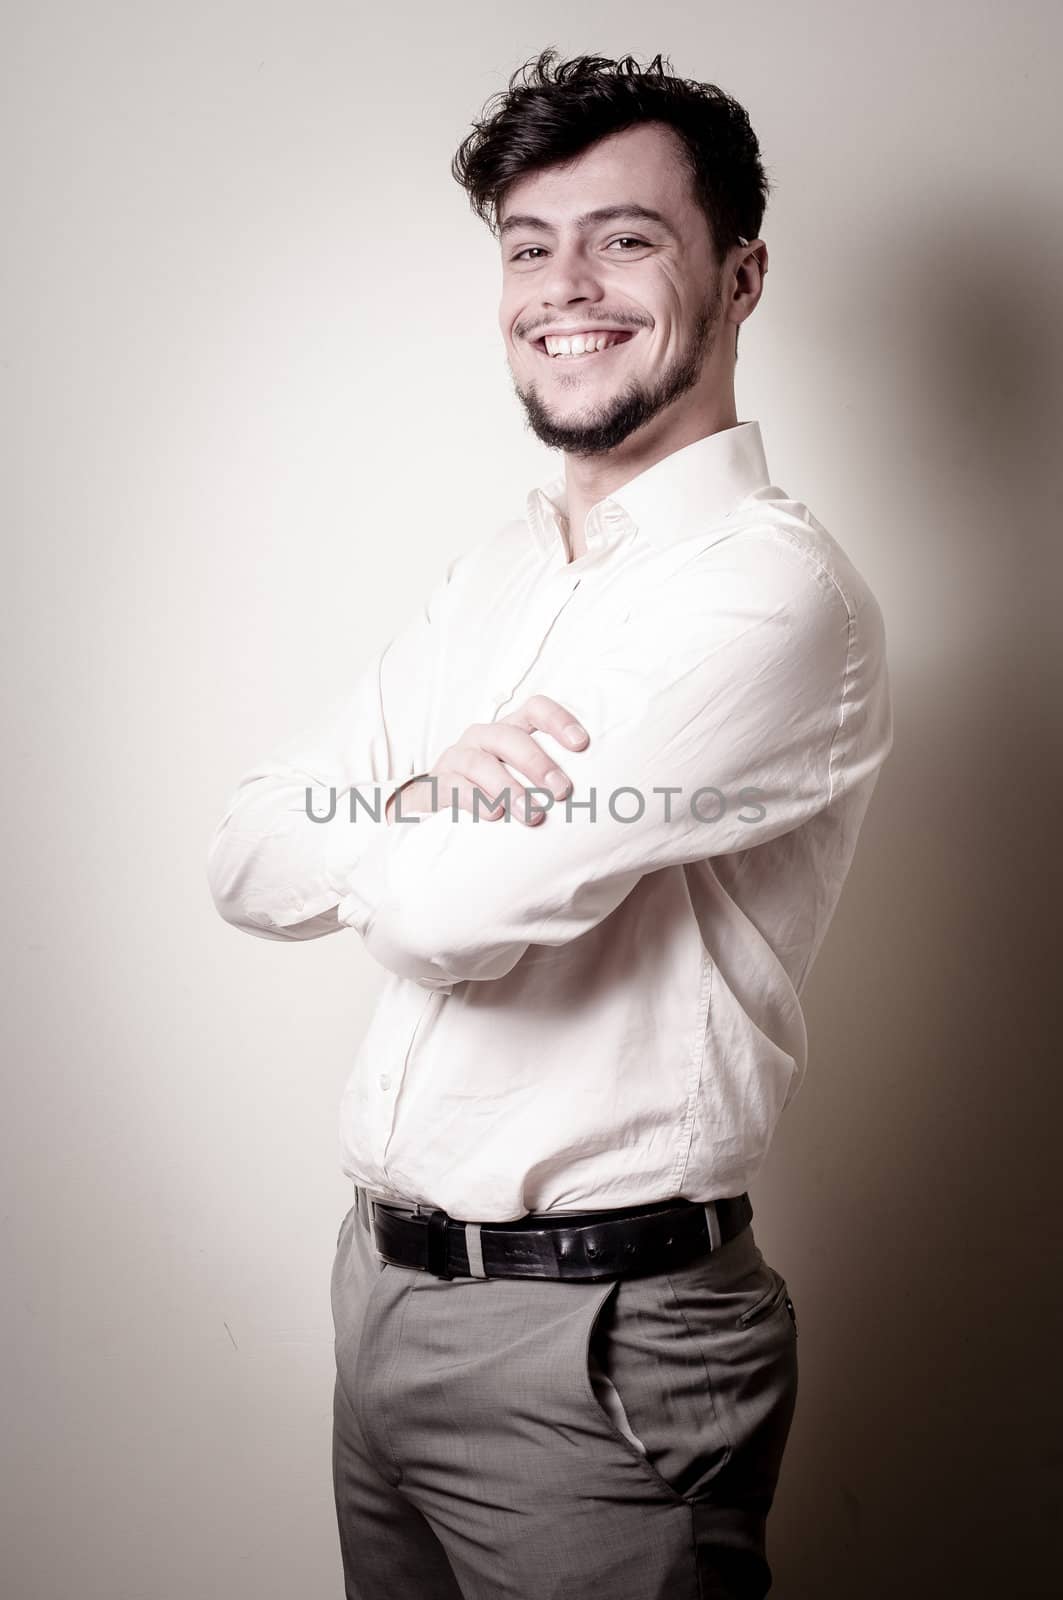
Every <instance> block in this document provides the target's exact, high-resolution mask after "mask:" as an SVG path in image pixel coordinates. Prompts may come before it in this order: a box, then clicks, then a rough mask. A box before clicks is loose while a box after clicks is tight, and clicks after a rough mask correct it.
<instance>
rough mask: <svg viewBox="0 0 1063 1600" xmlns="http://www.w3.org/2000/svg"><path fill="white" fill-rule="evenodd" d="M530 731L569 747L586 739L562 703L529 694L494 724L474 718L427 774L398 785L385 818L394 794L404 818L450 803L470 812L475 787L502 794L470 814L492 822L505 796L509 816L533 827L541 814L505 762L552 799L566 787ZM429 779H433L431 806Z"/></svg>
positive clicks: (481, 803)
mask: <svg viewBox="0 0 1063 1600" xmlns="http://www.w3.org/2000/svg"><path fill="white" fill-rule="evenodd" d="M536 731H540V732H543V733H549V734H552V735H553V737H554V738H555V739H558V740H559V741H560V742H561V743H562V744H567V745H568V746H569V747H570V748H571V749H573V750H582V749H583V747H584V746H585V745H586V743H587V741H588V739H589V735H588V733H587V731H586V729H585V728H582V727H580V725H579V723H578V722H576V720H575V719H574V718H573V716H572V714H571V712H569V711H566V710H565V708H564V706H562V705H559V704H558V702H557V701H556V700H551V699H550V697H549V696H548V695H545V694H533V695H532V696H530V698H529V699H527V700H525V702H524V704H523V705H522V706H518V708H517V710H516V711H512V712H510V714H509V715H508V716H506V717H501V718H499V720H498V721H497V722H474V723H472V724H471V726H470V727H468V728H466V730H465V732H464V733H463V734H462V735H461V737H460V738H459V739H458V740H457V742H456V743H455V744H452V745H450V746H448V748H447V749H446V750H444V751H443V754H442V755H441V756H440V757H439V759H438V760H437V761H436V763H435V766H433V767H432V768H431V769H430V770H429V772H428V773H427V774H421V775H419V776H418V777H416V778H411V779H410V781H409V783H408V784H405V785H404V786H403V787H402V789H400V790H396V792H395V794H394V795H392V797H391V799H390V800H389V801H388V803H387V807H386V809H385V817H386V819H387V821H388V822H391V821H392V820H393V818H392V806H393V805H394V802H395V800H396V798H397V796H398V795H399V794H401V795H402V810H403V814H404V815H406V816H409V815H410V814H411V813H412V812H415V811H433V810H435V809H436V805H438V806H439V807H443V806H447V807H451V806H453V805H455V804H456V805H457V808H458V810H459V811H470V812H472V811H473V789H474V788H476V787H478V788H479V789H480V790H481V791H482V793H483V794H485V795H487V796H492V795H501V796H502V798H501V799H500V801H499V803H498V804H497V805H496V806H495V807H494V808H493V809H492V810H488V808H487V804H486V802H485V801H484V800H483V799H479V800H478V801H477V807H476V811H475V812H474V813H473V814H474V815H477V816H480V817H484V818H486V819H487V820H488V821H490V822H494V821H495V820H496V819H497V818H498V817H501V816H503V815H504V814H505V805H506V801H507V798H508V801H509V805H510V809H511V810H512V813H513V815H514V816H516V817H518V818H519V819H520V821H522V822H525V823H527V825H528V826H529V827H535V825H536V824H537V823H539V822H541V821H542V819H543V817H544V816H545V815H546V812H545V810H540V809H539V807H538V806H536V805H535V804H534V803H533V802H532V801H531V800H530V799H529V796H528V793H527V790H526V788H525V787H524V786H523V785H522V784H514V780H513V777H512V775H511V774H510V773H509V772H507V770H506V766H507V765H508V766H511V767H514V768H515V769H516V770H517V771H518V772H521V773H523V774H524V775H525V777H527V778H530V779H531V784H532V786H534V787H536V788H541V789H547V790H549V792H550V793H551V794H552V795H553V796H554V798H555V799H557V800H561V799H563V798H564V796H565V795H566V794H568V793H569V791H570V790H571V788H572V784H571V782H570V780H569V778H568V777H567V776H566V775H565V773H563V772H561V771H560V770H559V769H558V768H557V767H555V765H554V762H553V759H552V757H550V756H548V755H547V754H546V752H545V751H544V750H543V749H542V748H541V747H540V746H539V745H538V744H537V743H536V741H535V740H534V739H533V738H532V733H533V732H536ZM504 763H505V765H504ZM432 778H435V779H436V784H435V790H436V803H435V804H433V798H432V789H433V785H432V783H431V782H430V779H432ZM507 790H508V797H507V794H506V792H505V791H507Z"/></svg>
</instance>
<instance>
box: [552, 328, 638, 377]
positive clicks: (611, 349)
mask: <svg viewBox="0 0 1063 1600" xmlns="http://www.w3.org/2000/svg"><path fill="white" fill-rule="evenodd" d="M609 334H610V339H611V342H610V343H609V344H607V345H606V346H605V348H604V350H585V351H584V352H583V353H582V354H581V355H551V354H550V352H549V351H548V350H547V348H546V340H545V338H542V339H533V340H532V341H531V346H532V349H533V350H535V351H536V352H537V353H538V354H539V355H540V356H542V358H543V360H544V361H549V362H552V363H553V365H554V366H556V367H582V366H586V364H587V363H588V362H591V361H606V360H608V358H609V357H610V356H611V355H614V354H615V353H616V351H617V350H620V349H622V348H623V346H624V345H626V344H630V343H631V340H632V339H633V338H634V337H635V335H634V333H632V332H630V331H629V330H627V329H626V328H615V329H614V328H610V329H609Z"/></svg>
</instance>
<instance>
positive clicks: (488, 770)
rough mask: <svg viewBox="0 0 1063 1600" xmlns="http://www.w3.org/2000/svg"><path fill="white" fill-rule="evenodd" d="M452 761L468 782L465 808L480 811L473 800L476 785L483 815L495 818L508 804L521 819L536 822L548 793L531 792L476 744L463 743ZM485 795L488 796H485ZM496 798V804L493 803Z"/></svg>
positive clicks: (501, 813) (512, 811) (474, 813)
mask: <svg viewBox="0 0 1063 1600" xmlns="http://www.w3.org/2000/svg"><path fill="white" fill-rule="evenodd" d="M518 737H521V736H520V735H518ZM540 754H541V752H540ZM453 765H454V769H455V771H456V773H457V775H458V777H459V778H460V779H461V780H462V781H463V782H464V783H465V784H466V785H467V792H468V794H469V797H470V798H469V804H468V806H467V807H466V808H465V809H468V810H470V811H473V815H474V816H475V815H476V814H477V813H476V811H474V810H473V804H472V796H473V792H474V785H475V786H476V787H478V788H479V790H480V791H481V798H480V799H479V801H478V802H477V804H478V807H479V811H480V812H481V813H483V814H484V815H488V814H490V815H491V817H492V820H493V819H494V818H495V817H496V816H502V815H503V814H504V810H505V808H506V807H507V806H508V808H509V810H510V811H511V813H512V815H513V816H515V817H517V818H519V820H520V821H521V822H528V823H532V824H534V823H535V822H536V821H537V820H538V816H540V815H541V814H542V810H543V803H544V799H545V798H546V797H541V798H540V797H536V796H531V795H529V794H528V791H527V789H526V788H525V786H524V784H523V783H521V781H520V779H519V778H516V777H514V776H513V774H512V773H511V772H510V771H509V770H508V768H507V767H506V766H504V765H503V763H502V762H501V761H499V760H497V759H496V758H495V756H493V755H491V754H490V753H488V752H487V751H485V750H479V749H477V748H476V747H475V746H468V747H462V748H461V749H459V750H458V751H457V752H456V754H455V758H454V763H453ZM482 796H486V799H484V798H482ZM495 801H497V805H492V802H495Z"/></svg>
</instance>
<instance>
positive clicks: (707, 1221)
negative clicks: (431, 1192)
mask: <svg viewBox="0 0 1063 1600" xmlns="http://www.w3.org/2000/svg"><path fill="white" fill-rule="evenodd" d="M358 1202H359V1207H360V1208H361V1206H362V1205H363V1204H364V1205H365V1206H366V1215H367V1217H368V1218H371V1222H372V1230H373V1236H374V1240H375V1243H376V1248H377V1252H378V1253H379V1254H380V1255H381V1256H382V1257H383V1258H384V1260H385V1261H387V1262H390V1263H391V1265H393V1266H396V1267H414V1268H419V1269H420V1270H422V1271H425V1272H431V1273H433V1274H434V1275H435V1276H436V1277H437V1278H468V1277H474V1278H568V1279H572V1280H574V1281H580V1282H593V1281H595V1280H596V1279H600V1278H615V1277H639V1276H642V1275H645V1274H648V1273H652V1272H664V1271H666V1270H667V1269H668V1268H669V1267H681V1266H683V1265H685V1264H686V1263H687V1262H688V1261H692V1260H694V1259H695V1258H696V1257H698V1256H701V1255H707V1254H708V1253H709V1252H710V1251H711V1250H715V1249H718V1248H719V1246H720V1245H721V1244H725V1243H726V1242H727V1240H728V1239H733V1238H734V1236H735V1234H737V1233H740V1232H741V1231H742V1229H743V1228H745V1227H746V1226H747V1225H748V1224H749V1222H751V1221H752V1217H753V1206H752V1204H751V1202H750V1199H749V1195H748V1194H739V1195H733V1196H728V1197H727V1198H726V1199H721V1200H709V1201H704V1202H697V1201H693V1200H668V1201H656V1202H654V1203H653V1204H651V1205H644V1206H629V1207H627V1208H626V1209H625V1210H622V1211H586V1212H580V1213H569V1214H567V1215H563V1214H560V1213H555V1214H551V1213H550V1212H539V1213H536V1212H529V1213H528V1215H527V1216H524V1217H518V1218H517V1219H516V1221H514V1222H483V1223H475V1222H461V1221H459V1220H458V1219H457V1218H455V1217H450V1216H448V1215H447V1213H446V1212H445V1211H439V1210H430V1209H428V1208H420V1209H419V1210H418V1211H417V1212H416V1213H409V1212H404V1211H403V1208H401V1207H395V1206H393V1205H390V1204H389V1203H388V1202H387V1201H384V1200H375V1199H371V1198H370V1197H369V1196H368V1195H366V1194H365V1192H364V1191H362V1193H361V1194H360V1195H359V1196H358Z"/></svg>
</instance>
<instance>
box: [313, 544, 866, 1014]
mask: <svg viewBox="0 0 1063 1600" xmlns="http://www.w3.org/2000/svg"><path fill="white" fill-rule="evenodd" d="M669 602H670V603H669V604H665V601H664V599H663V597H662V599H661V600H660V601H659V602H658V604H657V606H656V607H655V606H654V605H653V604H650V605H648V606H645V607H640V608H639V611H638V614H637V615H636V616H635V617H634V618H633V619H632V621H631V622H630V623H628V624H626V625H620V626H617V627H616V628H614V630H613V636H612V637H611V638H610V639H609V640H608V641H596V642H595V646H594V648H593V649H592V650H590V651H588V653H587V655H586V656H585V657H580V660H579V662H578V663H577V664H573V663H568V664H567V665H566V667H565V668H564V669H557V670H555V673H554V674H553V675H551V676H547V677H545V679H544V680H541V681H533V677H534V675H532V676H530V678H529V681H528V682H527V684H526V685H522V690H521V694H522V698H526V697H527V696H528V695H530V694H532V693H533V692H535V691H536V690H537V689H538V690H541V691H542V692H544V693H547V694H550V695H552V696H553V697H554V698H555V699H557V700H559V701H560V702H561V704H562V705H564V706H565V707H566V708H568V709H569V710H571V711H573V712H574V713H575V715H576V716H577V717H578V718H579V720H580V721H581V722H582V723H583V725H584V727H585V728H586V729H587V732H588V734H589V736H590V738H589V742H588V744H587V746H586V747H585V748H584V749H583V750H580V751H573V750H570V749H568V748H567V747H563V746H562V745H561V744H560V743H559V742H558V741H555V740H554V739H553V737H552V736H551V735H548V734H545V733H536V734H535V735H534V737H535V738H536V740H537V741H538V742H539V743H540V744H541V745H542V746H543V748H545V749H546V750H548V751H549V752H550V753H551V754H552V755H555V756H556V757H557V758H558V764H559V765H560V766H561V768H562V770H563V771H565V772H566V773H567V774H568V776H569V777H570V779H571V780H572V785H573V787H572V790H571V791H570V794H569V796H568V797H567V798H566V799H564V800H560V801H555V802H553V803H552V805H551V804H550V797H549V796H547V795H546V794H545V792H544V793H543V795H542V798H543V802H544V804H545V805H546V806H547V815H546V817H545V818H544V819H543V821H542V822H540V823H539V824H538V825H537V826H536V827H528V826H526V825H525V824H524V823H522V822H520V821H519V820H517V819H516V818H513V817H503V818H500V819H496V820H494V821H488V820H484V819H483V818H482V817H479V818H478V817H476V816H474V815H473V814H472V813H470V812H468V811H460V810H459V811H457V812H454V811H453V809H452V808H451V807H450V805H449V798H448V797H446V796H444V795H442V794H441V796H440V799H441V804H442V809H440V810H438V811H435V812H432V813H425V814H423V815H421V816H419V817H418V818H416V819H414V818H411V819H409V820H408V821H406V822H403V823H399V824H396V825H394V826H393V827H390V828H388V830H387V832H386V834H381V833H378V834H377V835H375V836H374V837H372V838H371V839H370V842H369V846H368V848H367V849H366V850H365V851H364V852H363V853H362V855H361V856H360V858H359V860H358V863H357V865H356V868H355V870H354V871H353V872H351V873H347V874H344V873H342V872H341V873H340V875H339V877H338V878H337V880H336V882H335V887H336V889H337V890H338V891H339V896H340V898H339V917H340V919H341V920H342V921H343V922H345V923H347V924H349V925H350V926H351V927H353V928H355V929H357V930H358V932H359V933H360V934H361V935H362V937H363V939H364V941H365V943H366V945H367V947H368V949H369V951H370V952H371V954H372V955H373V956H374V957H375V959H376V960H377V961H379V962H380V963H381V964H382V965H383V966H385V967H387V968H388V969H390V970H391V971H392V972H396V973H398V974H400V975H402V976H405V977H408V978H412V979H414V980H415V981H417V982H420V983H422V984H426V985H427V986H430V987H442V986H445V985H448V984H453V983H456V982H463V981H466V980H489V979H497V978H500V977H504V976H505V975H506V974H507V973H508V972H509V971H511V970H512V968H513V967H514V966H515V965H516V963H517V962H518V961H519V960H520V958H521V956H522V955H523V954H524V952H525V951H526V950H527V949H528V947H529V945H562V944H565V943H567V942H568V941H570V940H573V939H577V938H579V937H580V935H581V934H583V933H585V932H587V931H588V930H589V929H591V928H593V927H594V926H595V925H596V924H597V923H599V922H600V921H601V920H602V919H603V918H605V917H607V916H608V915H609V914H610V912H612V911H613V910H614V909H615V908H616V907H617V906H618V905H619V904H620V902H621V901H622V900H623V899H624V898H625V896H626V895H628V894H629V893H630V892H631V890H632V889H633V888H634V887H635V885H636V883H637V882H638V881H639V879H640V878H641V877H643V876H644V875H645V874H646V873H649V872H653V871H656V870H659V869H661V868H664V867H668V866H672V865H676V864H679V863H685V862H693V861H698V860H702V859H705V858H708V857H713V856H718V855H726V854H729V853H731V852H734V851H740V850H746V849H748V848H751V847H753V846H755V845H758V844H763V843H766V842H767V841H769V840H771V839H773V838H776V837H777V836H779V835H781V834H784V833H787V832H789V831H790V830H792V829H795V828H798V827H799V826H801V824H803V823H804V822H806V821H808V820H809V819H810V818H812V817H814V816H815V815H816V814H817V813H819V812H820V811H822V810H824V809H825V808H826V807H827V806H829V805H830V803H831V801H832V799H834V798H835V797H836V796H838V795H839V794H840V793H841V792H842V790H843V789H846V788H849V787H852V786H855V785H856V784H858V783H865V784H868V785H873V783H874V775H875V774H876V773H877V770H878V768H879V767H880V765H881V763H882V762H883V760H884V759H885V757H886V755H887V753H888V751H889V748H890V745H891V742H892V720H891V713H890V703H889V690H888V680H887V676H886V664H885V639H884V630H883V625H882V618H881V613H880V612H879V609H878V606H877V604H876V602H875V600H874V598H873V596H872V595H871V594H870V592H869V591H867V592H866V593H865V594H864V595H863V596H862V598H861V601H860V604H859V607H858V608H857V609H856V610H855V611H854V610H852V609H851V608H850V605H849V604H848V603H847V601H846V600H845V599H844V598H843V597H842V595H841V593H840V591H839V590H838V589H837V587H836V586H835V585H834V584H833V582H832V581H831V580H830V578H829V577H828V576H827V575H826V574H825V573H823V572H822V571H821V570H820V569H819V568H818V567H817V566H815V564H814V563H812V562H809V561H807V560H806V559H805V558H804V557H802V556H798V555H795V554H793V553H791V552H789V551H788V550H787V551H785V552H784V553H780V550H779V547H778V545H777V544H773V542H772V541H770V540H766V541H764V542H763V546H762V548H759V549H758V550H757V551H756V553H755V554H754V555H753V556H751V555H750V553H749V551H748V550H747V551H746V552H745V553H744V554H743V555H742V556H738V555H737V554H736V555H735V556H733V557H732V558H731V559H730V560H728V559H727V558H726V557H724V558H718V559H717V560H716V561H714V562H713V563H712V564H711V565H710V566H709V567H708V568H707V569H706V570H705V571H704V572H702V573H699V575H698V578H697V581H692V582H691V583H690V584H688V585H686V586H685V587H684V590H683V595H682V598H681V601H680V603H679V604H678V605H677V604H676V602H675V600H674V598H672V597H671V596H669ZM524 781H526V780H524V779H523V777H517V778H515V779H514V787H515V788H516V787H518V786H519V785H520V784H522V783H523V782H524Z"/></svg>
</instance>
